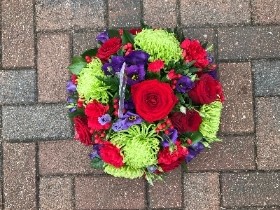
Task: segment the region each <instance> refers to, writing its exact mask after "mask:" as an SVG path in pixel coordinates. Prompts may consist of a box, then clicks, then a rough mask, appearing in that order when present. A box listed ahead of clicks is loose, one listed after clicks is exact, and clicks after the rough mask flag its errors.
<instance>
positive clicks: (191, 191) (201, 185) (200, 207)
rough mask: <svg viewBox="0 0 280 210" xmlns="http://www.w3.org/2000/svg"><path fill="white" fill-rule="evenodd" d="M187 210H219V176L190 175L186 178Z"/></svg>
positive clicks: (208, 174)
mask: <svg viewBox="0 0 280 210" xmlns="http://www.w3.org/2000/svg"><path fill="white" fill-rule="evenodd" d="M184 178H185V179H184V197H185V198H184V200H185V209H186V210H209V209H211V210H219V209H220V208H219V204H220V199H219V175H218V174H217V173H188V174H185V177H184Z"/></svg>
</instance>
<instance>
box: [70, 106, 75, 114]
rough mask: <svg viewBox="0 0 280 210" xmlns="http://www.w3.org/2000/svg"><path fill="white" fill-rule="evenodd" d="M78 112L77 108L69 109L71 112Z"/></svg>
mask: <svg viewBox="0 0 280 210" xmlns="http://www.w3.org/2000/svg"><path fill="white" fill-rule="evenodd" d="M76 110H77V108H76V107H71V108H69V112H71V113H72V112H75V111H76Z"/></svg>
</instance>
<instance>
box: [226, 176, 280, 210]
mask: <svg viewBox="0 0 280 210" xmlns="http://www.w3.org/2000/svg"><path fill="white" fill-rule="evenodd" d="M221 180H222V200H223V206H224V207H242V206H272V205H279V204H280V200H279V197H280V174H279V173H276V172H275V173H264V172H262V173H258V172H248V173H226V174H222V178H221Z"/></svg>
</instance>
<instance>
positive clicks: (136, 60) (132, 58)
mask: <svg viewBox="0 0 280 210" xmlns="http://www.w3.org/2000/svg"><path fill="white" fill-rule="evenodd" d="M124 59H125V62H126V64H127V65H129V66H130V65H138V64H142V65H143V64H146V63H148V59H149V54H148V53H145V52H144V51H141V50H134V51H132V52H131V53H129V54H128V55H127V56H125V57H124Z"/></svg>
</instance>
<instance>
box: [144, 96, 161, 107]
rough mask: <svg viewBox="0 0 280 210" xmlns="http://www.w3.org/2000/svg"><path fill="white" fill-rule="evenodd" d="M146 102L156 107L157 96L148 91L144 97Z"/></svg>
mask: <svg viewBox="0 0 280 210" xmlns="http://www.w3.org/2000/svg"><path fill="white" fill-rule="evenodd" d="M146 103H147V104H149V105H150V106H151V107H156V106H157V105H158V103H159V99H158V96H157V95H156V94H154V93H150V94H148V95H147V97H146Z"/></svg>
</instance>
